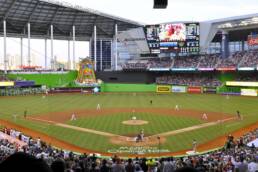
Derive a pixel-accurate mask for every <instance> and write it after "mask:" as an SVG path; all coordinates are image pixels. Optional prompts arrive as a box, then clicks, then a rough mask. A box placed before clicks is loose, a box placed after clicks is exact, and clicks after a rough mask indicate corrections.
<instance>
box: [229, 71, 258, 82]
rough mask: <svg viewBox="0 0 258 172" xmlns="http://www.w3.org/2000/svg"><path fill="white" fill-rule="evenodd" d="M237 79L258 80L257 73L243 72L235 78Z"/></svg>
mask: <svg viewBox="0 0 258 172" xmlns="http://www.w3.org/2000/svg"><path fill="white" fill-rule="evenodd" d="M234 80H235V81H252V82H254V81H258V75H257V73H247V74H245V73H242V74H238V75H237V77H236V78H235V79H234Z"/></svg>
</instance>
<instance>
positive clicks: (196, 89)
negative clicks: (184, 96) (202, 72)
mask: <svg viewBox="0 0 258 172" xmlns="http://www.w3.org/2000/svg"><path fill="white" fill-rule="evenodd" d="M187 92H188V93H202V87H188V89H187Z"/></svg>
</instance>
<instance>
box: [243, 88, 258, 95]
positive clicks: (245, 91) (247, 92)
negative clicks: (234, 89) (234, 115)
mask: <svg viewBox="0 0 258 172" xmlns="http://www.w3.org/2000/svg"><path fill="white" fill-rule="evenodd" d="M241 95H242V96H257V90H255V89H241Z"/></svg>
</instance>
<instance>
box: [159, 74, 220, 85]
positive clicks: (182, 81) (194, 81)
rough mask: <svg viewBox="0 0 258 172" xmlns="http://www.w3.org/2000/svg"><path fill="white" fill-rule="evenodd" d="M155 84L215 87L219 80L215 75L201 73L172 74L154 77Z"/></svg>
mask: <svg viewBox="0 0 258 172" xmlns="http://www.w3.org/2000/svg"><path fill="white" fill-rule="evenodd" d="M156 83H157V84H172V85H186V86H208V87H211V86H212V87H217V86H220V85H221V82H220V81H219V80H218V79H217V78H216V77H215V76H212V75H211V76H209V75H201V74H173V75H169V76H161V77H157V78H156Z"/></svg>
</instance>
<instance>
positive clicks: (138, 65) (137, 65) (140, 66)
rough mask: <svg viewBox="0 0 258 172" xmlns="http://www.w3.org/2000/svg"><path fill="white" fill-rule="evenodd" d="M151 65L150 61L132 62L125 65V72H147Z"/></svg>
mask: <svg viewBox="0 0 258 172" xmlns="http://www.w3.org/2000/svg"><path fill="white" fill-rule="evenodd" d="M148 65H149V61H148V60H130V61H128V62H126V63H125V64H123V66H122V68H123V70H146V69H147V67H148Z"/></svg>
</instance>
